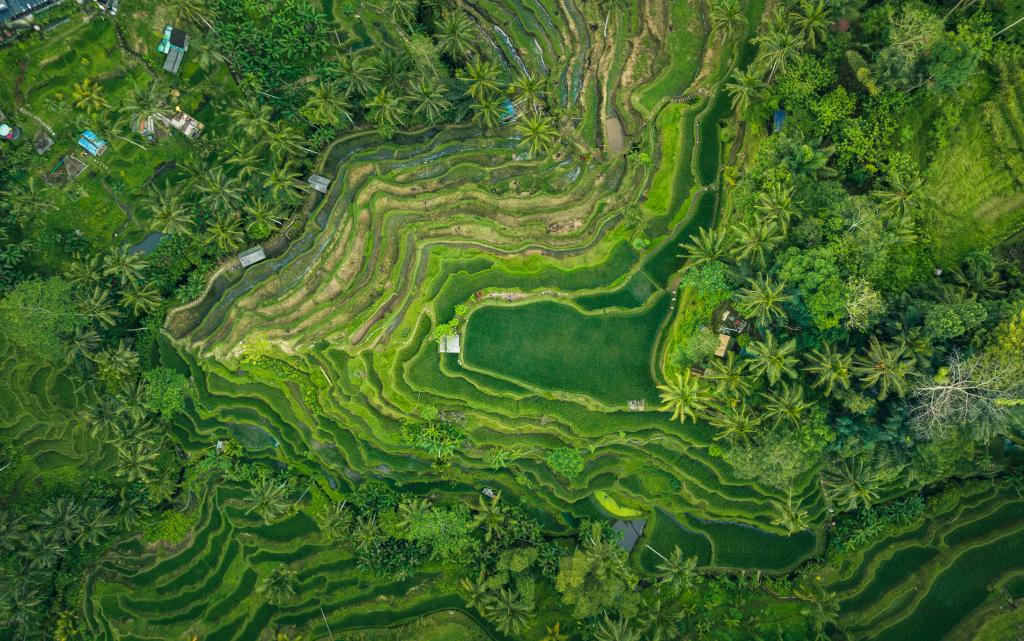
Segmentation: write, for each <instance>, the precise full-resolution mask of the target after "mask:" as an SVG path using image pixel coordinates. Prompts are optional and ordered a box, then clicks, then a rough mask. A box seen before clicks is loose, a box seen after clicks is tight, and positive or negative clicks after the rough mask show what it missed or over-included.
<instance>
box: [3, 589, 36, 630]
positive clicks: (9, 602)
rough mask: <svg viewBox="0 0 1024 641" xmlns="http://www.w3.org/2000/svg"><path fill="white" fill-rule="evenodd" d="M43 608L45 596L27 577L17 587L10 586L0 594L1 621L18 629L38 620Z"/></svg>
mask: <svg viewBox="0 0 1024 641" xmlns="http://www.w3.org/2000/svg"><path fill="white" fill-rule="evenodd" d="M11 584H12V585H14V582H13V581H12V582H11ZM42 608H43V597H42V595H41V594H39V592H38V591H37V590H36V589H35V587H33V585H32V584H31V583H30V582H29V580H28V579H27V578H24V579H22V580H21V581H20V582H18V583H17V587H8V588H7V589H5V590H4V592H3V593H2V594H0V621H4V622H5V623H8V624H10V625H11V626H13V627H14V628H17V629H22V628H24V627H26V626H28V625H30V624H31V623H33V622H35V621H38V620H39V615H40V614H41V613H42ZM22 638H25V637H24V635H22Z"/></svg>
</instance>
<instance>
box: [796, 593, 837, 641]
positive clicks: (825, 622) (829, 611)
mask: <svg viewBox="0 0 1024 641" xmlns="http://www.w3.org/2000/svg"><path fill="white" fill-rule="evenodd" d="M793 595H794V596H795V597H796V598H798V599H800V600H801V601H804V602H806V603H809V604H810V608H805V610H804V611H805V612H807V613H808V614H810V615H811V617H812V618H813V619H814V630H815V632H816V633H817V636H816V637H815V641H828V640H829V639H831V638H832V636H831V635H830V634H828V633H827V632H826V631H827V630H828V628H829V626H831V627H838V625H839V612H840V609H839V599H838V598H837V597H836V595H835V593H834V592H829V591H827V590H825V589H824V588H823V587H822V586H821V585H820V584H816V583H812V582H811V581H807V580H805V581H802V582H801V583H800V585H799V586H797V588H796V589H795V590H793ZM808 610H809V612H808Z"/></svg>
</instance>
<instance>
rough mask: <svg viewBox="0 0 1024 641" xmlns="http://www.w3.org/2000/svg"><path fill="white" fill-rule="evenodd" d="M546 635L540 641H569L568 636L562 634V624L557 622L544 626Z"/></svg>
mask: <svg viewBox="0 0 1024 641" xmlns="http://www.w3.org/2000/svg"><path fill="white" fill-rule="evenodd" d="M545 629H546V630H547V634H545V635H544V637H543V638H541V640H540V641H569V635H568V634H566V633H564V632H562V624H561V622H559V621H556V622H555V625H549V626H545Z"/></svg>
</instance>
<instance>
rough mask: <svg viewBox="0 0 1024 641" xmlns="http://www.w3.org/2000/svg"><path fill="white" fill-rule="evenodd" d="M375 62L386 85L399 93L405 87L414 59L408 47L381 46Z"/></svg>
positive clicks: (381, 79) (382, 81)
mask: <svg viewBox="0 0 1024 641" xmlns="http://www.w3.org/2000/svg"><path fill="white" fill-rule="evenodd" d="M373 64H374V66H376V68H377V74H378V75H379V76H380V81H381V83H382V84H383V85H384V87H386V88H388V89H390V90H391V91H393V92H396V93H397V92H400V91H402V90H403V89H404V88H405V81H406V78H408V76H409V74H410V72H411V71H412V66H413V61H412V56H411V55H410V54H409V50H408V49H407V48H402V49H396V48H394V47H381V48H379V51H378V53H377V55H376V57H374V58H373Z"/></svg>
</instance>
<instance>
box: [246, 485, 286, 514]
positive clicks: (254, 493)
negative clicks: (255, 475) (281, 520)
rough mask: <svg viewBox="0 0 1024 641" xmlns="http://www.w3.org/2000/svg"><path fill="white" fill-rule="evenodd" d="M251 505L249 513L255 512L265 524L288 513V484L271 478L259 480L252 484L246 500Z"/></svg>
mask: <svg viewBox="0 0 1024 641" xmlns="http://www.w3.org/2000/svg"><path fill="white" fill-rule="evenodd" d="M246 500H247V501H248V502H249V503H251V504H252V507H250V508H249V510H248V511H249V512H257V513H258V514H259V515H260V516H262V517H263V520H264V521H266V522H267V523H269V522H271V521H273V520H274V519H276V518H278V517H280V516H281V515H283V514H284V513H285V512H287V511H288V483H287V481H285V482H278V481H277V480H275V479H272V478H264V479H260V480H259V481H257V482H256V483H253V486H252V489H250V490H249V497H248V498H247V499H246Z"/></svg>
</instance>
